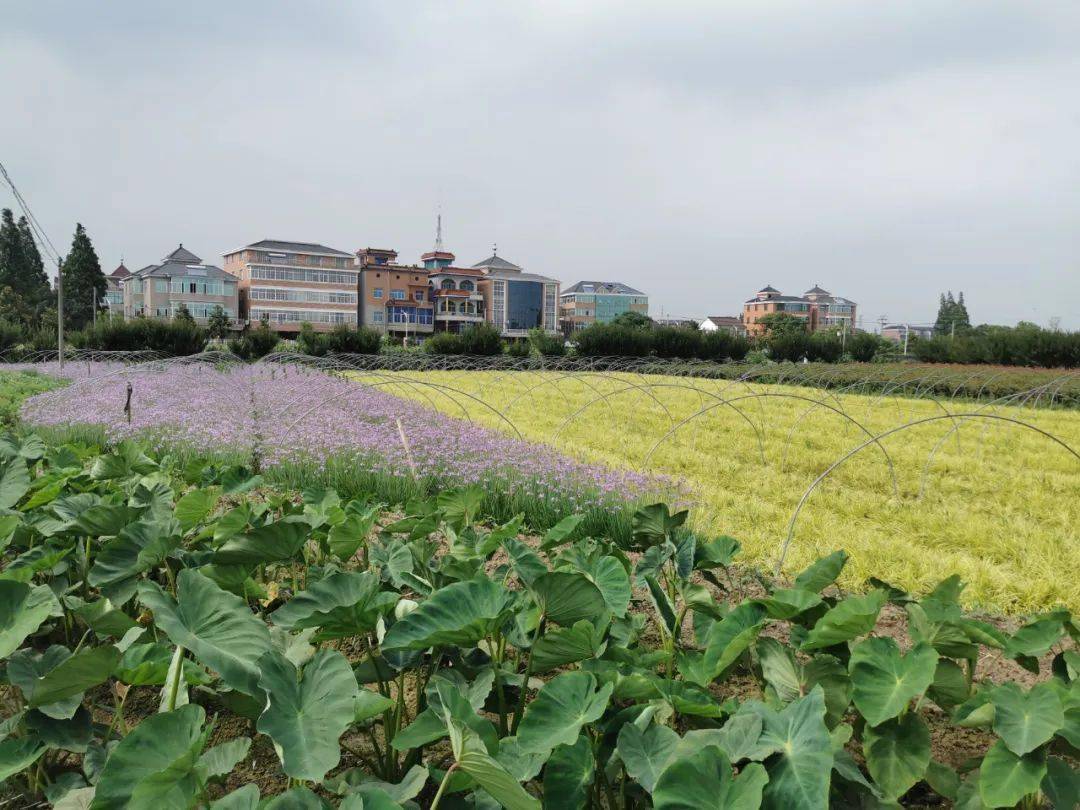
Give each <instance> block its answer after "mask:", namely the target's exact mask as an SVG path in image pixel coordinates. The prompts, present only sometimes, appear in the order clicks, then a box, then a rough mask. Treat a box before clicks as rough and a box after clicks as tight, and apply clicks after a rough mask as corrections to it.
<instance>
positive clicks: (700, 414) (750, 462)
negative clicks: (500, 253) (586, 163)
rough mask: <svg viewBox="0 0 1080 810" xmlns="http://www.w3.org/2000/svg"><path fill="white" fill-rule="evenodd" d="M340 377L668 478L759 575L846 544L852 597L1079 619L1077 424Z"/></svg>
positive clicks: (740, 398) (754, 394) (771, 397)
mask: <svg viewBox="0 0 1080 810" xmlns="http://www.w3.org/2000/svg"><path fill="white" fill-rule="evenodd" d="M349 375H350V376H352V377H353V378H354V379H356V381H357V382H358V383H361V384H371V385H376V386H378V387H379V388H380V389H381V390H387V391H392V392H393V393H395V394H398V395H399V396H405V397H410V398H413V399H417V400H419V401H422V402H425V403H427V404H428V405H429V406H431V407H435V408H438V409H440V410H442V411H444V412H446V413H448V414H451V415H455V416H458V417H461V418H466V419H470V420H472V421H474V422H476V423H478V424H483V425H486V426H490V427H495V428H498V429H500V430H504V431H508V432H511V433H513V432H515V431H517V432H520V434H521V435H522V436H523V437H525V438H527V439H530V440H533V441H539V442H545V443H549V444H551V445H553V446H555V447H557V448H559V449H560V450H562V451H563V452H566V453H568V454H571V455H574V456H577V457H580V458H582V459H585V460H588V461H594V462H603V463H606V464H609V465H612V466H618V467H627V468H633V469H636V470H644V471H648V472H652V473H656V474H662V475H665V476H671V477H673V478H676V479H679V481H680V482H681V486H682V488H683V489H684V491H685V500H686V501H687V502H688V503H689V505H690V507H691V521H692V524H693V526H694V528H695V529H696V530H697V531H698V532H701V533H712V534H720V533H723V534H729V535H732V536H733V537H736V538H738V539H739V540H740V541H741V542H742V544H743V549H744V550H743V559H744V561H747V562H751V563H754V564H757V565H760V566H762V567H767V568H772V566H773V565H774V564H775V563H776V561H777V559H778V556H779V554H780V553H781V550H782V548H783V547H784V545H785V541H786V539H787V538H788V535H789V531H790V536H791V543H790V546H789V547H788V550H787V553H786V558H785V562H784V570H785V571H786V572H789V573H790V572H794V571H797V570H798V569H800V568H801V567H803V566H805V565H806V564H808V563H809V562H811V561H812V560H814V559H815V558H817V557H819V556H821V555H823V554H826V553H828V552H830V551H833V550H835V549H837V548H844V549H846V550H847V551H848V552H849V554H850V555H851V562H850V563H849V564H848V566H847V569H846V577H847V579H846V585H847V586H849V587H853V588H857V587H862V586H863V585H864V584H865V581H866V580H867V578H869V577H872V576H873V577H878V578H880V579H884V580H886V581H889V582H891V583H893V584H895V585H898V586H901V587H904V588H907V589H913V590H919V589H925V588H928V587H930V586H932V585H933V584H935V583H936V582H938V581H939V580H940V579H942V578H943V577H945V576H947V575H949V574H951V573H959V574H960V575H961V576H962V577H963V579H964V580H965V581H966V582H967V583H968V589H967V591H966V592H965V594H966V599H967V602H968V605H969V606H970V607H973V608H984V609H986V610H988V611H992V612H997V613H1000V612H1004V613H1030V612H1035V611H1039V610H1044V609H1049V608H1052V607H1054V606H1057V605H1060V604H1064V605H1066V606H1067V607H1069V608H1071V609H1072V610H1074V611H1075V610H1080V542H1078V541H1080V456H1078V455H1077V453H1080V411H1075V410H1047V409H1038V408H1025V407H1015V406H990V405H986V404H985V403H983V404H980V403H974V402H970V401H962V400H948V399H944V400H936V401H935V400H928V399H912V398H900V397H894V396H871V395H865V394H843V393H832V392H827V391H823V390H821V389H817V388H801V387H796V386H770V385H757V384H753V385H751V384H746V383H742V382H732V381H724V380H705V379H693V378H684V377H664V376H646V375H638V374H603V373H592V372H573V373H560V372H553V371H422V372H421V371H407V372H349ZM890 431H891V432H890ZM874 437H877V438H874ZM860 447H861V448H862V449H858V448H860ZM853 451H854V452H853ZM849 453H850V454H851V455H850V456H849V457H847V459H846V460H843V461H841V460H842V459H844V458H845V456H847V455H848V454H849ZM838 461H840V462H841V463H839V465H838V466H835V468H833V469H832V470H831V471H830V467H831V466H832V465H834V464H835V463H836V462H838ZM824 473H828V474H827V475H825V476H824V477H823V478H821V480H820V482H818V483H817V486H816V487H815V486H814V484H815V481H816V480H817V479H818V478H819V477H820V476H822V474H824ZM808 490H809V491H810V492H809V494H808V495H807V492H808ZM804 498H805V503H804V505H803V507H802V509H801V511H799V512H798V517H797V520H795V521H794V524H793V525H792V519H793V515H795V513H796V511H797V509H798V507H799V504H800V501H801V500H803V499H804Z"/></svg>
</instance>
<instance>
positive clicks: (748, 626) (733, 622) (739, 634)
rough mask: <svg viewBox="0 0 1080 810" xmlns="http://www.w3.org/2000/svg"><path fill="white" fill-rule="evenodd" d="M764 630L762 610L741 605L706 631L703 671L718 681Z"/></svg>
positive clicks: (744, 604)
mask: <svg viewBox="0 0 1080 810" xmlns="http://www.w3.org/2000/svg"><path fill="white" fill-rule="evenodd" d="M764 626H765V608H763V607H762V606H761V605H759V604H756V603H754V602H743V603H742V604H741V605H739V606H738V607H736V608H735V609H734V610H732V611H731V612H730V613H729V614H728V615H727V616H725V617H724V618H723V619H721V620H720V621H718V622H716V623H715V624H713V625H712V627H710V628H709V634H708V636H707V637H706V641H705V669H706V671H707V672H709V673H710V674H711V675H712V677H713V678H718V677H719V676H720V675H721V674H722V673H723V672H724V670H725V669H727V668H728V667H729V666H731V665H732V664H734V663H735V661H737V660H738V658H739V656H741V655H742V654H743V653H744V652H746V650H747V649H749V647H750V645H751V644H753V643H754V640H755V639H756V638H757V637H758V633H760V632H761V629H762V628H763V627H764Z"/></svg>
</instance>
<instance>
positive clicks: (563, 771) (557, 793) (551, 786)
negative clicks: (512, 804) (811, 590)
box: [544, 723, 674, 810]
mask: <svg viewBox="0 0 1080 810" xmlns="http://www.w3.org/2000/svg"><path fill="white" fill-rule="evenodd" d="M627 725H631V726H632V725H633V724H632V723H628V724H627ZM625 727H626V726H623V728H625ZM672 733H674V732H672ZM595 775H596V759H595V758H594V757H593V750H592V745H590V744H589V738H588V737H586V736H585V735H584V734H582V735H581V736H579V737H578V738H577V742H575V743H574V744H573V745H560V746H559V747H558V748H556V749H555V750H554V751H552V752H551V756H550V757H549V758H548V761H547V765H546V766H545V768H544V808H545V810H547V808H550V810H564V808H565V810H581V808H583V807H585V806H587V805H588V803H589V785H591V784H592V783H593V778H594V777H595Z"/></svg>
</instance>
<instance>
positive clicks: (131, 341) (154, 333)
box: [49, 318, 206, 357]
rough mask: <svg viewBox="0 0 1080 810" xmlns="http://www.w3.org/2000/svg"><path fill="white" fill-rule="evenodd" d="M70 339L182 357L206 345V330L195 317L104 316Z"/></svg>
mask: <svg viewBox="0 0 1080 810" xmlns="http://www.w3.org/2000/svg"><path fill="white" fill-rule="evenodd" d="M69 341H70V343H71V345H72V346H74V347H75V348H78V349H97V350H100V351H110V352H122V351H128V352H134V351H144V350H152V351H158V352H163V353H165V354H170V355H173V356H175V357H180V356H185V355H190V354H198V353H199V352H201V351H202V350H203V349H204V348H205V347H206V330H205V329H203V328H202V327H200V326H198V325H197V324H196V323H195V321H194V320H192V319H191V318H177V319H175V320H172V321H159V320H156V319H151V318H132V319H131V320H129V321H128V320H119V319H117V318H103V319H101V320H99V321H98V322H97V324H95V325H93V326H88V327H87V328H86V329H84V330H83V331H82V332H73V333H72V334H71V335H70V336H69ZM55 347H56V335H55V333H53V334H52V336H51V340H50V346H49V348H55Z"/></svg>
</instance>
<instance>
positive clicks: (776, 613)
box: [755, 588, 821, 619]
mask: <svg viewBox="0 0 1080 810" xmlns="http://www.w3.org/2000/svg"><path fill="white" fill-rule="evenodd" d="M755 601H756V602H757V603H758V604H759V605H761V606H762V607H763V608H765V611H766V612H767V613H768V614H769V617H770V618H772V619H791V618H794V617H795V616H798V615H799V614H800V613H805V612H806V611H807V610H809V609H810V608H812V607H816V606H817V605H820V604H821V597H820V596H819V595H818V594H817V593H816V592H815V591H808V590H804V589H802V588H777V589H776V590H774V591H773V592H772V593H771V594H769V595H768V596H766V597H763V598H761V599H757V600H755Z"/></svg>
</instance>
